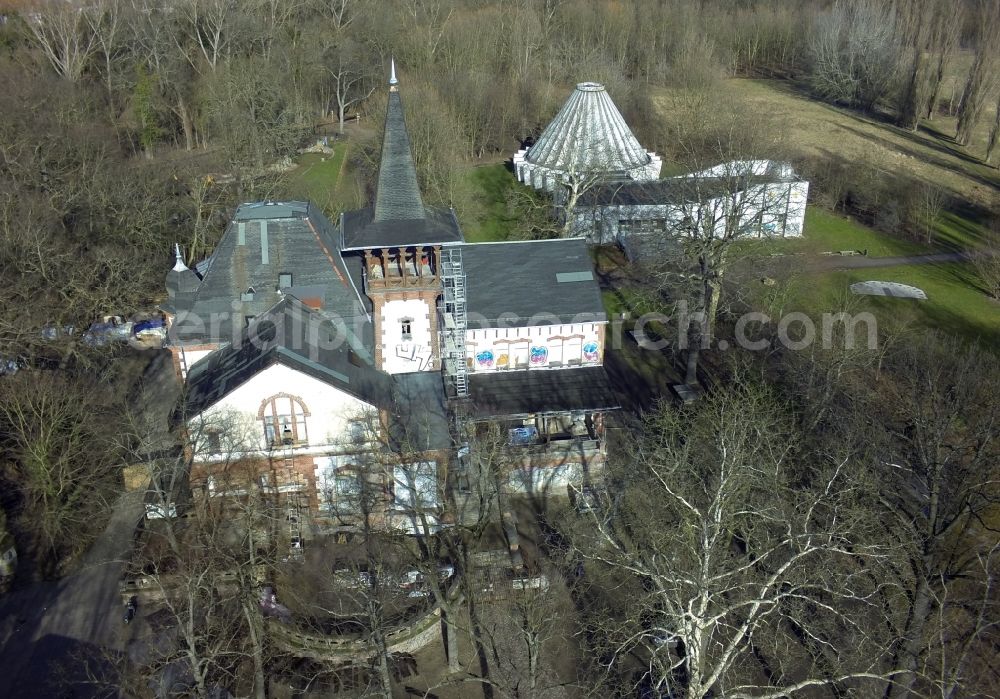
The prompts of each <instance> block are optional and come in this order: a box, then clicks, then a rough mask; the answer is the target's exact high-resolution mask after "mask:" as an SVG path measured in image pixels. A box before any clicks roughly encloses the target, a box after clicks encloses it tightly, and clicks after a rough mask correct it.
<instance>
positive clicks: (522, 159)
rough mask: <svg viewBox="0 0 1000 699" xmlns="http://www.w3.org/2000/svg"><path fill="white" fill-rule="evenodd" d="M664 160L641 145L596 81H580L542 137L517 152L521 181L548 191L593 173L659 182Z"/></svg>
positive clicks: (614, 177)
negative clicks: (571, 179)
mask: <svg viewBox="0 0 1000 699" xmlns="http://www.w3.org/2000/svg"><path fill="white" fill-rule="evenodd" d="M662 164H663V163H662V161H661V159H660V157H659V156H658V155H656V153H653V152H652V151H647V150H646V149H645V148H643V147H642V146H641V145H640V144H639V141H638V140H637V139H636V137H635V135H634V134H633V133H632V129H630V128H629V127H628V124H626V123H625V119H624V118H623V117H622V115H621V112H619V111H618V107H616V106H615V103H614V102H613V101H612V100H611V97H610V96H609V95H608V92H607V90H605V89H604V86H603V85H601V84H599V83H592V82H586V83H579V84H578V85H577V86H576V89H575V90H573V93H572V94H571V95H570V96H569V98H568V99H567V100H566V102H565V103H564V104H563V106H562V108H561V109H560V110H559V112H558V113H557V114H556V116H555V118H554V119H553V120H552V121H551V122H549V125H548V126H546V127H545V130H544V131H542V134H541V136H539V137H538V140H537V141H535V143H534V144H533V145H532V146H531V147H530V148H527V149H524V150H520V151H518V152H517V153H516V154H515V155H514V170H515V172H516V173H517V179H518V180H520V181H521V182H523V183H525V184H527V185H530V186H532V187H534V188H535V189H540V190H546V191H549V192H552V191H555V190H556V189H558V188H559V186H560V185H561V184H563V183H565V182H567V181H568V180H569V179H570V178H577V179H578V178H580V177H582V176H591V175H594V174H595V173H596V174H599V175H600V176H601V177H608V178H612V179H620V180H637V181H647V180H655V179H657V178H658V177H659V176H660V167H661V165H662Z"/></svg>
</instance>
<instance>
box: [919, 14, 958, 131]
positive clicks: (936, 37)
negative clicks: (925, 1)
mask: <svg viewBox="0 0 1000 699" xmlns="http://www.w3.org/2000/svg"><path fill="white" fill-rule="evenodd" d="M932 10H933V17H932V19H931V29H930V42H929V43H930V50H931V60H932V70H931V71H930V73H929V75H928V85H927V90H926V96H927V104H926V107H925V109H924V118H925V119H930V118H931V117H933V116H934V112H935V111H936V109H937V102H938V98H939V96H940V94H941V85H942V84H943V82H944V77H945V70H946V68H947V66H948V63H949V61H950V60H951V58H952V56H953V55H954V53H955V49H956V48H958V41H959V38H960V35H961V32H962V25H963V23H964V22H965V5H964V4H958V5H956V4H955V3H952V2H948V0H935V1H934V2H933V6H932Z"/></svg>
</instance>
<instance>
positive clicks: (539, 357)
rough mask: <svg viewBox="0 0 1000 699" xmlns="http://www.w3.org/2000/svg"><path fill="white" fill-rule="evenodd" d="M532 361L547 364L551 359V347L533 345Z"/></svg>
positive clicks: (537, 363)
mask: <svg viewBox="0 0 1000 699" xmlns="http://www.w3.org/2000/svg"><path fill="white" fill-rule="evenodd" d="M530 361H531V363H532V364H535V365H540V364H547V363H548V361H549V348H548V347H532V348H531V356H530Z"/></svg>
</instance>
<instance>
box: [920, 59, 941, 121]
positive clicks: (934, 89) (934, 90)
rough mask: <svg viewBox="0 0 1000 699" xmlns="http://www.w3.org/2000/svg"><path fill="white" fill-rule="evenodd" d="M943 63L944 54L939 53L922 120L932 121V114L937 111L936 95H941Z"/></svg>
mask: <svg viewBox="0 0 1000 699" xmlns="http://www.w3.org/2000/svg"><path fill="white" fill-rule="evenodd" d="M944 63H945V52H944V51H941V52H940V53H939V54H938V57H937V68H936V69H935V71H934V74H933V76H932V77H931V82H930V85H929V86H928V88H927V101H926V105H927V106H926V108H925V109H924V118H925V119H933V118H934V112H935V111H936V110H937V101H938V95H939V94H940V93H941V83H942V82H944Z"/></svg>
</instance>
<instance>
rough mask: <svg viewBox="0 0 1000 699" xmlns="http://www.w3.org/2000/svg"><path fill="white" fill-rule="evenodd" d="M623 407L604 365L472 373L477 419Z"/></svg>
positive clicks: (471, 395)
mask: <svg viewBox="0 0 1000 699" xmlns="http://www.w3.org/2000/svg"><path fill="white" fill-rule="evenodd" d="M619 407H621V406H620V404H619V402H618V399H617V398H615V394H614V392H613V391H612V389H611V382H610V380H609V379H608V375H607V373H606V372H605V371H604V367H602V366H596V367H576V368H573V369H534V370H526V371H498V372H490V373H474V374H470V375H469V413H470V415H472V416H473V417H475V418H481V419H486V418H492V417H502V416H508V415H509V416H517V415H533V414H537V413H551V412H568V411H591V410H614V409H617V408H619Z"/></svg>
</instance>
